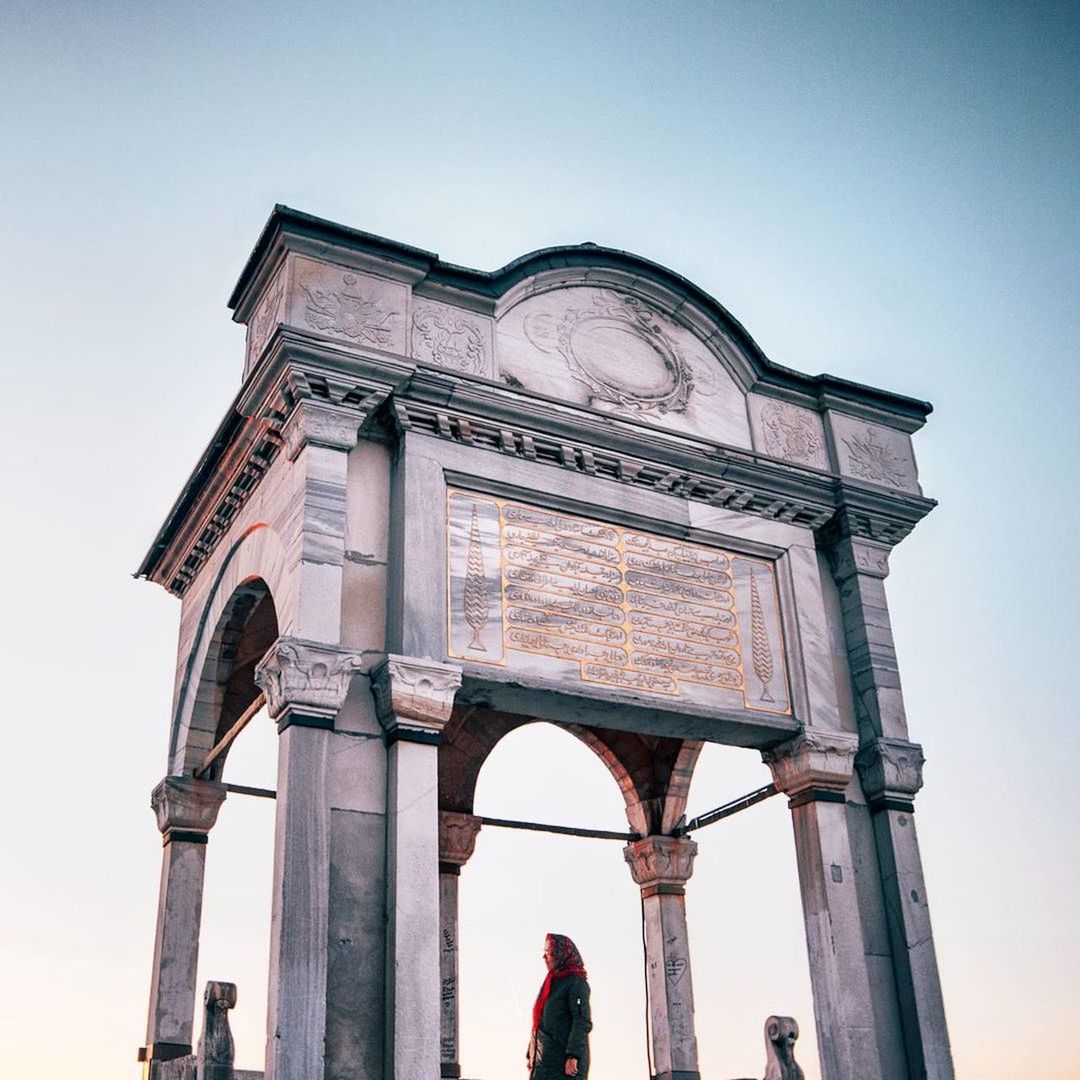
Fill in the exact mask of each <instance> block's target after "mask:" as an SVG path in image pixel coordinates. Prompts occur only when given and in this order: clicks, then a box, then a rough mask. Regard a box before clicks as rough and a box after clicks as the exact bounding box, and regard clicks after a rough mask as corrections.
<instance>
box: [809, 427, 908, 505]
mask: <svg viewBox="0 0 1080 1080" xmlns="http://www.w3.org/2000/svg"><path fill="white" fill-rule="evenodd" d="M829 422H830V424H831V425H832V430H833V443H834V445H835V448H836V457H837V462H838V464H839V466H840V472H841V473H843V474H844V475H845V476H851V477H854V478H855V479H857V480H867V481H869V482H870V483H873V484H881V485H883V486H884V487H890V488H896V489H898V490H900V491H910V492H914V493H916V494H918V492H919V479H918V474H917V473H916V470H915V457H914V455H913V453H912V450H911V439H910V437H909V436H908V435H906V434H905V433H904V432H902V431H894V430H893V429H892V428H887V427H883V426H882V425H880V424H871V423H869V422H867V421H865V420H859V419H857V418H856V417H854V416H847V415H845V414H844V413H837V412H830V413H829Z"/></svg>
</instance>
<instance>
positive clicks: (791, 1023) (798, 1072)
mask: <svg viewBox="0 0 1080 1080" xmlns="http://www.w3.org/2000/svg"><path fill="white" fill-rule="evenodd" d="M798 1037H799V1025H798V1024H797V1023H796V1022H795V1020H794V1018H793V1017H790V1016H770V1017H769V1019H768V1020H766V1021H765V1080H805V1076H804V1074H803V1071H802V1069H801V1068H800V1067H799V1065H798V1063H797V1062H796V1061H795V1040H796V1039H797V1038H798Z"/></svg>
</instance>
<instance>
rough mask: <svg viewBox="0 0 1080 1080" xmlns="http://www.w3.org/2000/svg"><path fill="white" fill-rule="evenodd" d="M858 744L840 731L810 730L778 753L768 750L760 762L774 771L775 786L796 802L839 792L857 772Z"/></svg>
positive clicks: (781, 748)
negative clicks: (815, 793) (818, 793)
mask: <svg viewBox="0 0 1080 1080" xmlns="http://www.w3.org/2000/svg"><path fill="white" fill-rule="evenodd" d="M858 746H859V741H858V739H857V738H856V737H855V736H854V735H847V734H844V733H843V732H839V731H828V732H826V731H817V730H815V729H813V728H810V729H808V730H806V731H804V732H803V733H802V734H801V735H796V736H795V738H794V739H789V740H788V741H787V742H786V743H781V745H780V746H778V747H776V749H775V750H765V751H763V752H762V754H761V760H762V761H764V762H765V764H766V765H768V766H769V768H770V769H771V770H772V774H773V782H774V783H775V784H776V786H777V787H778V788H779V789H780V790H781V791H782V792H783V793H784V794H785V795H788V796H790V797H791V798H794V797H795V796H797V795H801V794H802V793H803V792H805V791H811V790H813V791H834V792H840V791H843V790H844V788H846V787H847V785H848V781H849V780H850V779H851V776H852V772H853V770H854V758H855V751H856V750H857V749H858Z"/></svg>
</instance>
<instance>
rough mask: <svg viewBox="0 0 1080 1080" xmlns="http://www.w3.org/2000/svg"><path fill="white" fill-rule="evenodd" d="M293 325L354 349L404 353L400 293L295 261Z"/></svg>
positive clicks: (391, 287) (361, 278) (389, 286)
mask: <svg viewBox="0 0 1080 1080" xmlns="http://www.w3.org/2000/svg"><path fill="white" fill-rule="evenodd" d="M298 277H299V295H298V306H299V310H298V312H297V315H298V318H297V324H298V325H305V326H310V327H311V328H312V329H315V330H319V331H321V332H322V333H324V334H328V335H330V336H331V337H338V338H344V339H345V340H346V341H350V342H353V343H354V344H357V345H367V346H373V347H375V348H378V349H386V350H391V351H394V352H403V351H404V348H403V346H404V337H405V314H404V303H403V302H402V301H403V300H404V290H403V289H401V290H399V289H397V288H396V287H395V286H394V285H393V284H392V283H390V282H383V281H381V280H380V279H378V278H372V277H369V276H367V275H366V274H355V273H350V272H348V271H342V270H339V269H338V268H337V267H332V266H326V265H322V264H317V263H315V264H313V263H311V262H310V261H309V260H298Z"/></svg>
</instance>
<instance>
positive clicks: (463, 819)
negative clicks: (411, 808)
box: [439, 810, 480, 866]
mask: <svg viewBox="0 0 1080 1080" xmlns="http://www.w3.org/2000/svg"><path fill="white" fill-rule="evenodd" d="M479 832H480V819H479V818H478V817H477V816H476V815H475V814H458V813H455V812H454V811H453V810H441V811H440V812H439V862H441V863H449V864H450V865H451V866H464V865H465V864H466V863H467V862H468V861H469V859H471V858H472V853H473V850H474V848H475V847H476V836H477V834H478V833H479Z"/></svg>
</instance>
